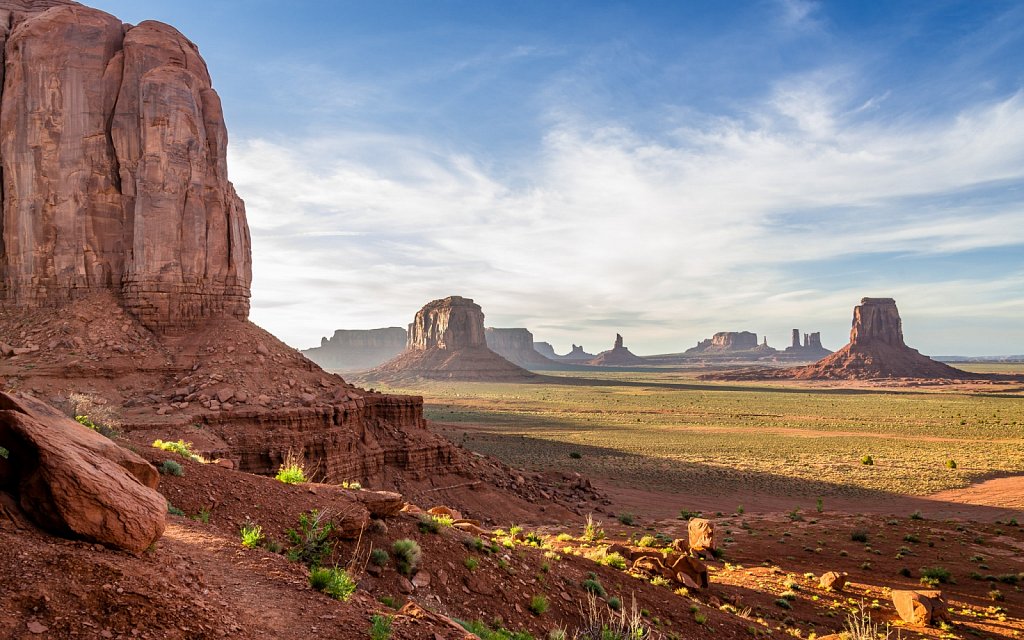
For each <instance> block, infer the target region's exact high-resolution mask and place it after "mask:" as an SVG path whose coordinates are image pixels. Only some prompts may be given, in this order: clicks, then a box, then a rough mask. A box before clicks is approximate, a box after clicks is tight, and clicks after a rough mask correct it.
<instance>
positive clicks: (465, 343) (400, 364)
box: [365, 296, 536, 382]
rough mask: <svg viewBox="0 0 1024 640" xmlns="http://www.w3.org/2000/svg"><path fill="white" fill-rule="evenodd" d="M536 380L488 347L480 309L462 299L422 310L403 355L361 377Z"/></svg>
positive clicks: (443, 301)
mask: <svg viewBox="0 0 1024 640" xmlns="http://www.w3.org/2000/svg"><path fill="white" fill-rule="evenodd" d="M530 341H531V343H532V336H531V338H530ZM535 377H536V374H533V373H530V372H529V371H527V370H526V369H523V368H522V367H520V366H518V365H515V364H512V363H511V362H509V361H508V360H506V359H505V358H502V357H501V356H500V355H498V354H497V353H495V352H493V351H491V350H490V349H488V348H487V337H486V332H485V330H484V312H483V310H482V309H481V308H480V305H478V304H476V303H475V302H473V301H472V300H471V299H469V298H463V297H460V296H449V297H447V298H442V299H440V300H434V301H433V302H430V303H428V304H427V305H426V306H424V307H423V308H422V309H420V310H419V311H418V312H417V313H416V318H415V319H414V320H413V322H412V324H411V325H409V340H408V344H407V345H406V349H405V351H403V352H402V353H401V354H399V355H398V356H396V357H395V358H393V359H391V360H389V361H387V362H385V363H384V364H382V365H380V366H379V367H377V368H375V369H373V370H371V371H369V372H368V373H367V374H366V376H365V378H366V379H367V380H380V381H390V382H398V381H405V380H416V379H427V380H484V381H522V380H530V379H533V378H535Z"/></svg>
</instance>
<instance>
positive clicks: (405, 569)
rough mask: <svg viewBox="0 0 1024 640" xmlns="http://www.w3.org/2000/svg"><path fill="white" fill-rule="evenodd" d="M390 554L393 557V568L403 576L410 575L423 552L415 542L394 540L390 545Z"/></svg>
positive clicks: (406, 539)
mask: <svg viewBox="0 0 1024 640" xmlns="http://www.w3.org/2000/svg"><path fill="white" fill-rule="evenodd" d="M391 554H392V555H394V556H395V566H396V567H397V569H398V572H399V573H401V574H404V575H409V574H411V573H412V571H413V569H415V568H416V566H417V565H418V564H419V563H420V557H421V556H422V554H423V552H422V551H420V545H418V544H416V541H415V540H410V539H409V538H403V539H401V540H395V542H394V543H393V544H392V545H391Z"/></svg>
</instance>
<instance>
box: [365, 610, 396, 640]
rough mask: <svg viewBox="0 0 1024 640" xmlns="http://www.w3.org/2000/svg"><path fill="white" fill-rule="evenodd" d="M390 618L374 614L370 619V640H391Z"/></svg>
mask: <svg viewBox="0 0 1024 640" xmlns="http://www.w3.org/2000/svg"><path fill="white" fill-rule="evenodd" d="M391 620H392V617H391V616H382V615H380V614H374V615H373V617H372V618H370V640H389V638H391Z"/></svg>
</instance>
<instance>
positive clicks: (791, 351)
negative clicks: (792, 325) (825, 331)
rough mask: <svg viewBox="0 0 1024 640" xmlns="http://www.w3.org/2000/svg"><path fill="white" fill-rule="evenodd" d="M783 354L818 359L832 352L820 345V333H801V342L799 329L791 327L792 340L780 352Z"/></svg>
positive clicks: (795, 357)
mask: <svg viewBox="0 0 1024 640" xmlns="http://www.w3.org/2000/svg"><path fill="white" fill-rule="evenodd" d="M782 353H783V355H784V356H787V357H791V358H794V359H806V360H819V359H821V358H824V357H825V356H827V355H830V354H831V353H832V352H831V351H829V350H828V349H826V348H825V347H823V346H821V333H820V332H814V333H805V334H803V342H801V340H800V330H799V329H793V341H792V344H790V346H788V347H786V349H785V350H784V351H783V352H782Z"/></svg>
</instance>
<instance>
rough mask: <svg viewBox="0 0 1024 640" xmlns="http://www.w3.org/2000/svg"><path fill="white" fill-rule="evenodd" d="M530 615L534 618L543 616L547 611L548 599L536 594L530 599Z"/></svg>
mask: <svg viewBox="0 0 1024 640" xmlns="http://www.w3.org/2000/svg"><path fill="white" fill-rule="evenodd" d="M528 608H529V609H530V613H532V614H533V615H535V616H539V615H543V614H544V613H545V612H546V611H547V610H548V599H547V596H544V595H543V594H538V595H535V596H533V597H532V598H530V604H529V607H528Z"/></svg>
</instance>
